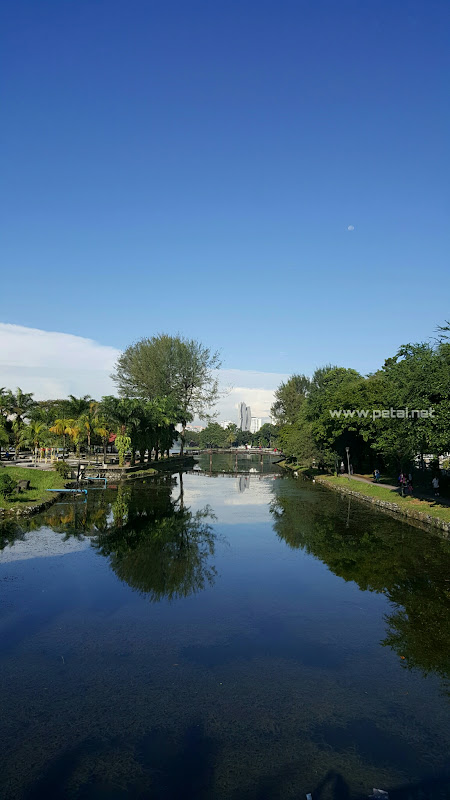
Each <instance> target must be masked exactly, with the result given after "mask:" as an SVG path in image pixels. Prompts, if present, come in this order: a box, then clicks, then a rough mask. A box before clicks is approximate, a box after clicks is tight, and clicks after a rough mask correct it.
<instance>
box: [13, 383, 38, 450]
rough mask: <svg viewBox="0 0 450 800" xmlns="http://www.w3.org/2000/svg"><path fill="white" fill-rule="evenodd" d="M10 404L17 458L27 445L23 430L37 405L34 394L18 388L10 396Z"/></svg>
mask: <svg viewBox="0 0 450 800" xmlns="http://www.w3.org/2000/svg"><path fill="white" fill-rule="evenodd" d="M10 403H11V405H10V408H9V414H11V415H12V416H13V417H14V422H13V425H12V428H13V434H14V442H15V449H16V458H17V457H18V453H19V450H20V448H21V447H23V445H24V444H26V436H25V434H24V431H23V428H24V425H25V420H26V419H27V417H29V414H30V412H31V409H32V408H33V407H34V405H35V403H34V400H33V393H32V392H23V391H22V389H20V388H17V389H16V393H15V394H11V395H10Z"/></svg>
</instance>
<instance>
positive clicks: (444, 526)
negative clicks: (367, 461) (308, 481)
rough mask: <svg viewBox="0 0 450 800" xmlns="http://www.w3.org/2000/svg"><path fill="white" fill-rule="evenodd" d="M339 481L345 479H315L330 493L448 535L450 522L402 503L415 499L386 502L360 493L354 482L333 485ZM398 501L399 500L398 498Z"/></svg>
mask: <svg viewBox="0 0 450 800" xmlns="http://www.w3.org/2000/svg"><path fill="white" fill-rule="evenodd" d="M339 480H342V481H343V480H346V478H335V477H334V476H333V475H321V476H317V477H316V478H315V482H316V483H319V484H320V485H321V486H325V487H326V488H327V489H331V490H332V491H335V492H339V493H340V494H345V495H348V496H351V497H355V498H356V499H357V500H362V501H363V502H365V503H372V505H375V506H377V507H378V508H380V509H381V510H382V511H383V510H384V511H389V512H391V513H392V512H393V513H394V514H396V515H399V516H403V517H406V519H407V520H411V521H412V520H415V521H416V522H421V523H425V525H427V526H428V527H432V528H436V529H437V530H439V531H443V532H444V533H447V534H448V533H450V522H448V521H447V520H445V519H443V518H442V517H440V516H437V515H436V516H435V515H434V514H430V513H427V512H426V511H423V510H422V511H421V510H419V508H417V507H416V508H414V507H412V508H411V507H410V508H408V507H407V506H405V505H404V504H403V503H409V502H411V500H415V499H416V498H401V501H403V503H401V502H400V503H399V502H393V501H392V500H387V499H385V498H384V497H383V496H377V495H374V494H369V493H367V492H364V491H361V488H360V486H361V484H360V483H358V488H357V489H356V488H355V486H354V484H355V483H356V481H353V482H352V480H351V479H350V481H349V483H350V484H352V486H350V487H349V486H343V485H339V484H337V483H335V482H334V481H339ZM367 486H368V487H372V486H373V487H374V488H375V489H378V490H381V491H383V492H391V490H389V489H384V487H383V486H382V485H380V484H376V485H375V484H367ZM399 499H400V498H399ZM422 502H424V501H422V500H417V503H422Z"/></svg>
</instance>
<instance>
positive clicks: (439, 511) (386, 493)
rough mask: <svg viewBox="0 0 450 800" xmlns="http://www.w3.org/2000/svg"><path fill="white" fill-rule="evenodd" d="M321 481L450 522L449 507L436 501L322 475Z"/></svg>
mask: <svg viewBox="0 0 450 800" xmlns="http://www.w3.org/2000/svg"><path fill="white" fill-rule="evenodd" d="M321 480H324V481H327V482H328V483H331V484H333V485H334V486H341V487H343V488H344V489H351V491H352V492H357V493H358V494H361V495H364V496H365V497H376V498H378V499H379V500H386V501H387V502H388V503H396V504H397V505H398V506H399V508H401V509H404V510H405V511H420V512H421V513H422V514H429V515H430V516H431V517H436V518H437V519H442V520H444V522H450V507H449V506H446V505H440V504H439V501H438V500H436V501H435V500H419V499H418V498H417V497H401V496H400V495H399V494H397V492H394V491H393V490H392V489H386V488H385V487H384V486H380V484H375V483H362V482H361V481H354V480H352V479H350V480H348V478H346V477H343V478H335V477H334V475H322V476H321Z"/></svg>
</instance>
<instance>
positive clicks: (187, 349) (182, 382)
mask: <svg viewBox="0 0 450 800" xmlns="http://www.w3.org/2000/svg"><path fill="white" fill-rule="evenodd" d="M220 366H221V361H220V357H219V354H218V353H217V352H213V351H211V350H210V348H209V347H205V346H204V345H202V344H201V343H200V342H197V341H196V340H195V339H185V338H183V337H181V336H168V335H167V334H160V335H158V336H153V337H152V338H151V339H141V340H140V341H139V342H136V344H133V345H130V347H127V349H126V350H125V352H124V353H122V355H120V356H119V358H118V360H117V364H116V369H115V372H114V374H113V376H112V377H113V380H114V381H115V383H116V384H117V386H118V388H119V392H120V394H121V395H122V396H128V397H139V398H143V399H146V400H154V399H155V398H156V397H163V396H166V397H169V398H170V399H171V400H172V401H173V402H174V403H175V404H176V406H177V408H178V411H179V422H180V423H181V426H182V432H181V448H180V452H181V455H182V454H183V451H184V442H185V431H186V425H187V423H188V422H190V421H191V420H192V419H193V418H194V416H195V415H196V416H198V417H200V419H206V418H207V417H208V412H209V409H210V408H211V407H212V406H213V405H214V404H215V402H216V401H217V398H218V394H219V389H218V379H217V375H216V370H218V369H219V368H220Z"/></svg>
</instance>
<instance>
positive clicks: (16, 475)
mask: <svg viewBox="0 0 450 800" xmlns="http://www.w3.org/2000/svg"><path fill="white" fill-rule="evenodd" d="M0 469H1V472H2V475H5V474H6V475H10V476H11V478H12V479H13V480H14V481H15V482H16V483H18V482H19V481H24V480H25V481H30V487H31V488H30V489H28V491H27V492H21V493H20V494H18V493H14V494H13V495H12V496H11V497H10V498H9V499H8V500H6V499H5V498H4V497H3V495H0V508H5V509H18V508H23V506H32V505H36V504H38V503H42V502H43V501H44V500H49V498H50V497H51V494H50V492H47V491H46V489H60V488H62V487H63V486H64V483H66V481H65V480H64V478H61V477H60V476H59V475H58V474H57V473H56V472H54V471H53V470H41V469H28V468H27V467H0Z"/></svg>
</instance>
